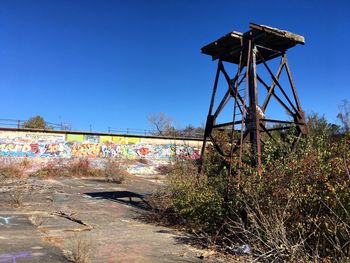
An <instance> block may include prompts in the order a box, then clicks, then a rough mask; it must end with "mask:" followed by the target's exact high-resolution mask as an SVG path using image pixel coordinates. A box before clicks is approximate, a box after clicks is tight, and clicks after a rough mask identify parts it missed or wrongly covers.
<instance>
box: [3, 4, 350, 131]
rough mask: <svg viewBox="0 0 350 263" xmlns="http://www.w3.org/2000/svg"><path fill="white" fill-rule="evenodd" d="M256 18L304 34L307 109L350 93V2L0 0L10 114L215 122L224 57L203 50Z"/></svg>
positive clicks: (297, 52)
mask: <svg viewBox="0 0 350 263" xmlns="http://www.w3.org/2000/svg"><path fill="white" fill-rule="evenodd" d="M249 22H255V23H259V24H266V25H271V26H274V27H278V28H282V29H287V30H290V31H292V32H295V33H299V34H301V35H304V36H305V38H306V45H305V46H298V47H295V48H294V49H293V50H290V52H289V53H288V54H289V62H290V64H291V67H292V73H293V76H294V80H295V83H296V85H297V88H298V91H299V95H300V97H301V103H302V105H303V107H304V109H305V111H306V112H311V111H315V112H319V113H321V114H325V115H326V117H327V118H328V119H329V120H330V121H333V122H335V121H336V114H337V111H338V108H337V105H338V104H339V103H340V102H341V100H343V99H349V100H350V84H349V83H350V82H349V79H348V77H349V76H350V66H349V62H350V55H349V54H350V52H349V44H350V1H346V0H344V1H335V0H333V1H328V0H324V1H310V0H309V1H305V0H304V1H281V0H280V1H248V0H247V1H185V0H184V1H180V0H176V1H175V0H174V1H164V0H163V1H162V0H160V1H146V0H144V1H137V0H134V1H133V0H124V1H117V0H116V1H101V0H94V1H91V0H84V1H78V0H75V1H74V0H69V1H68V0H67V1H66V0H55V1H54V0H42V1H36V0H23V1H17V0H8V1H6V0H0V87H1V91H2V92H1V95H2V96H1V97H2V100H1V101H2V102H1V105H0V118H16V119H27V118H29V117H31V116H33V115H37V114H39V115H42V116H43V117H44V118H45V119H46V120H48V121H51V122H60V121H63V122H69V123H72V125H73V128H74V129H83V130H87V129H89V125H90V124H92V127H93V129H94V130H100V131H103V130H107V129H108V127H116V128H126V127H130V128H149V127H150V125H149V123H148V121H147V115H148V114H149V113H152V112H164V113H166V114H168V115H170V116H172V117H173V118H174V119H175V120H176V122H175V124H176V126H178V127H183V126H185V125H187V124H189V123H191V124H193V125H201V124H202V123H204V122H205V118H206V114H207V109H208V106H209V99H210V93H211V89H212V84H213V80H214V74H215V67H216V63H214V62H211V59H210V58H209V57H208V56H205V55H202V54H201V53H200V48H201V47H202V46H203V45H205V44H207V43H209V42H211V41H213V40H215V39H216V38H218V37H220V36H221V35H224V34H226V33H228V32H230V31H233V30H237V31H246V30H248V24H249Z"/></svg>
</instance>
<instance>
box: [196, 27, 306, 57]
mask: <svg viewBox="0 0 350 263" xmlns="http://www.w3.org/2000/svg"><path fill="white" fill-rule="evenodd" d="M249 28H250V30H249V31H247V32H245V33H241V32H236V31H233V32H231V33H228V34H227V35H225V36H223V37H221V38H219V39H217V40H215V41H214V42H211V43H210V44H208V45H206V46H204V47H202V49H201V50H202V53H204V54H206V55H210V56H211V57H212V59H213V60H216V59H221V60H223V61H226V62H231V63H235V64H238V63H239V60H240V51H241V49H242V48H243V49H246V48H247V47H248V41H249V40H250V39H251V40H252V41H253V43H254V44H255V45H257V46H258V47H260V50H259V51H260V52H261V54H262V55H263V57H264V60H265V61H267V60H269V59H272V58H275V57H277V56H279V55H280V54H281V53H283V52H285V51H286V50H287V49H289V48H292V47H294V46H295V45H297V44H302V45H304V44H305V39H304V37H303V36H301V35H297V34H294V33H291V32H289V31H286V30H281V29H278V28H273V27H269V26H265V25H258V24H254V23H250V24H249ZM243 59H244V58H243ZM260 62H261V61H257V63H260Z"/></svg>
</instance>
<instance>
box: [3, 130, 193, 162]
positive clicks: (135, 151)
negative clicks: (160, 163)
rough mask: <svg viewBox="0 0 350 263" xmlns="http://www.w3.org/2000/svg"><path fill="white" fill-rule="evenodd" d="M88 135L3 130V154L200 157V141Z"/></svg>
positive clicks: (23, 155)
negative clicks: (190, 142) (187, 141)
mask: <svg viewBox="0 0 350 263" xmlns="http://www.w3.org/2000/svg"><path fill="white" fill-rule="evenodd" d="M152 140H153V139H152V138H147V139H145V140H143V138H137V137H123V136H98V135H84V134H55V133H37V132H19V131H18V132H17V131H13V132H12V131H0V156H1V157H40V158H45V157H58V158H71V157H87V158H128V159H135V158H145V159H163V160H173V159H174V158H191V159H197V158H199V147H200V146H199V142H192V145H190V144H189V143H188V144H186V142H175V141H171V140H168V139H154V140H153V141H152Z"/></svg>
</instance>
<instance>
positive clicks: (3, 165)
mask: <svg viewBox="0 0 350 263" xmlns="http://www.w3.org/2000/svg"><path fill="white" fill-rule="evenodd" d="M21 176H23V169H22V167H21V165H19V164H18V163H17V162H15V161H14V160H13V159H11V158H7V159H5V158H1V159H0V178H3V179H9V178H18V177H21Z"/></svg>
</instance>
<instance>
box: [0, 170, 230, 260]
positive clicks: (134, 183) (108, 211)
mask: <svg viewBox="0 0 350 263" xmlns="http://www.w3.org/2000/svg"><path fill="white" fill-rule="evenodd" d="M29 182H30V187H29V188H30V190H29V191H28V192H27V194H26V195H25V200H24V202H23V205H22V206H20V207H18V208H14V207H13V205H12V203H13V202H11V200H10V195H9V194H11V193H12V195H13V196H16V191H14V190H13V189H12V190H10V189H9V188H8V189H5V190H3V191H5V192H2V191H1V190H0V263H1V262H17V263H19V262H69V261H68V259H67V258H70V259H74V260H75V262H79V260H84V259H85V257H86V258H87V259H89V260H90V262H169V263H170V262H203V261H205V262H225V260H223V259H221V260H220V259H219V258H215V257H214V256H210V257H206V256H205V255H209V254H210V253H208V251H205V250H202V249H198V248H194V247H192V246H190V245H188V244H186V242H184V240H186V236H185V235H184V234H182V233H179V232H176V231H175V230H173V229H170V228H166V227H160V226H156V225H153V224H149V223H145V222H144V221H142V220H140V216H142V215H143V214H144V213H147V211H146V209H145V208H147V204H146V203H145V202H144V201H143V197H144V195H145V194H149V193H150V192H152V191H154V190H155V189H156V188H157V187H159V186H160V183H158V182H156V181H152V180H150V179H147V178H140V177H137V176H131V177H129V178H128V179H127V180H126V182H125V183H123V184H120V185H118V184H114V183H108V182H105V181H104V180H102V179H94V178H61V179H48V180H43V179H30V180H29ZM6 191H9V192H6ZM11 191H12V192H11ZM28 193H30V194H28ZM18 194H20V193H17V195H18ZM12 199H13V198H12ZM203 255H204V257H203ZM79 257H80V258H79ZM74 260H73V261H74ZM80 262H84V261H80Z"/></svg>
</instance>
